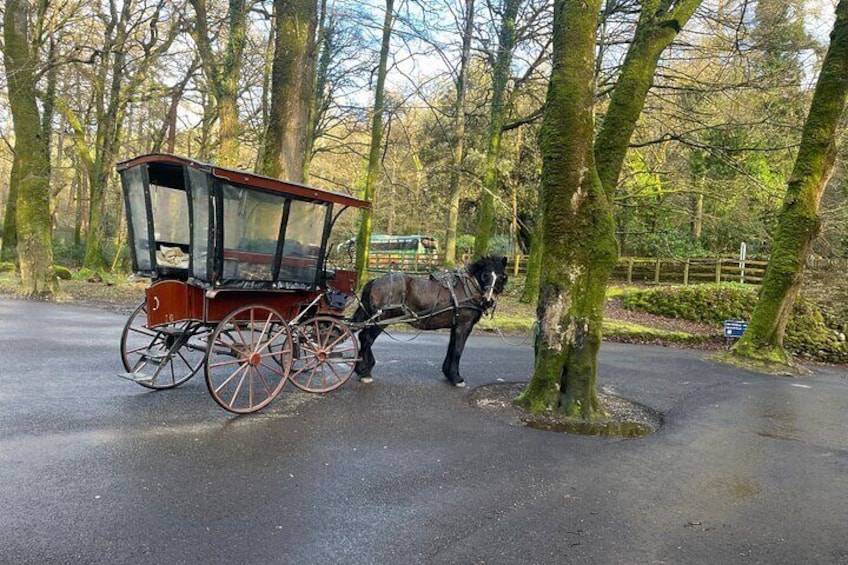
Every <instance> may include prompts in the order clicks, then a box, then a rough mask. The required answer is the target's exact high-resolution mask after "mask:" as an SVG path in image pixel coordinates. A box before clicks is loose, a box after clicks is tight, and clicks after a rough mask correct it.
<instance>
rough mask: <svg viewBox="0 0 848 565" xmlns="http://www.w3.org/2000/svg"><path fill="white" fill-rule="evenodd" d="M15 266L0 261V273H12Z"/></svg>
mask: <svg viewBox="0 0 848 565" xmlns="http://www.w3.org/2000/svg"><path fill="white" fill-rule="evenodd" d="M14 272H15V264H14V263H10V262H8V261H0V273H14Z"/></svg>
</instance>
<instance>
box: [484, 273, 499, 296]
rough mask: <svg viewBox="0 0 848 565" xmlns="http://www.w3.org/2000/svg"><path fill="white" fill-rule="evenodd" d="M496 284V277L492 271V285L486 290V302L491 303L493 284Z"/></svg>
mask: <svg viewBox="0 0 848 565" xmlns="http://www.w3.org/2000/svg"><path fill="white" fill-rule="evenodd" d="M496 282H498V275H497V273H495V272H494V271H492V284H490V285H489V288H488V289H487V290H486V300H489V301H491V300H492V295H493V294H494V293H495V283H496Z"/></svg>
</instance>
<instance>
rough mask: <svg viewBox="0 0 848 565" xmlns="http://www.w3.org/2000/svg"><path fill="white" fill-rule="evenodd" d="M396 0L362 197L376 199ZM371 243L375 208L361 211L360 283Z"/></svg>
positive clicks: (387, 27)
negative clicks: (387, 73)
mask: <svg viewBox="0 0 848 565" xmlns="http://www.w3.org/2000/svg"><path fill="white" fill-rule="evenodd" d="M393 10H394V0H386V14H385V16H384V18H383V39H382V43H381V44H380V63H379V65H378V67H377V84H376V86H375V88H374V115H373V117H372V119H371V146H370V149H369V151H368V169H367V172H366V174H365V187H364V188H363V190H362V199H363V200H367V201H369V202H371V201H373V200H374V194H375V193H376V191H377V174H378V172H379V169H380V146H381V145H382V144H383V112H384V111H385V90H386V70H387V68H388V64H389V47H390V46H391V39H392V24H393V21H394V13H393ZM370 243H371V209H370V208H367V209H363V210H362V212H361V213H360V222H359V235H358V237H357V240H356V272H357V273H358V275H359V286H360V287H362V286H363V285H364V284H365V279H366V278H367V275H368V246H369V244H370Z"/></svg>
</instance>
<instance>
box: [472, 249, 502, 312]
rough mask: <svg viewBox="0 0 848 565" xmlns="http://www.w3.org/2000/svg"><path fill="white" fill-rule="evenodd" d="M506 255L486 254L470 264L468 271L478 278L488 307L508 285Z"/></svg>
mask: <svg viewBox="0 0 848 565" xmlns="http://www.w3.org/2000/svg"><path fill="white" fill-rule="evenodd" d="M506 262H507V258H506V257H495V256H492V255H486V256H484V257H481V258H479V259H477V260H476V261H474V262H473V263H472V264H471V265H469V266H468V272H469V273H470V274H471V276H473V277H474V278H475V279H477V283H478V284H479V285H480V288H481V289H482V290H483V297H484V298H485V299H486V307H488V306H490V305H491V304H492V303H493V302H494V299H495V297H496V296H497V295H499V294H500V293H502V292H503V290H504V288H505V287H506V281H507V275H506Z"/></svg>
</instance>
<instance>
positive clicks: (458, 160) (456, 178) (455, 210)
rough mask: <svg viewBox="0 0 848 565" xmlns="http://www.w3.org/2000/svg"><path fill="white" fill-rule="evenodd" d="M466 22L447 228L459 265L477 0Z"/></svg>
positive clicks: (448, 254)
mask: <svg viewBox="0 0 848 565" xmlns="http://www.w3.org/2000/svg"><path fill="white" fill-rule="evenodd" d="M464 23H465V25H464V28H463V31H462V52H461V56H460V61H459V73H458V76H457V79H456V102H455V103H454V145H453V153H452V155H451V173H450V181H449V185H448V195H449V199H448V221H447V226H446V228H445V267H448V268H453V267H454V266H456V228H457V225H458V224H459V196H460V192H461V189H462V187H461V186H460V173H461V171H462V164H463V162H464V161H465V83H466V82H467V80H468V63H469V59H470V58H471V34H472V33H473V32H474V0H466V2H465V22H464Z"/></svg>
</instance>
